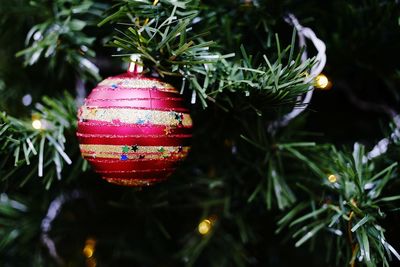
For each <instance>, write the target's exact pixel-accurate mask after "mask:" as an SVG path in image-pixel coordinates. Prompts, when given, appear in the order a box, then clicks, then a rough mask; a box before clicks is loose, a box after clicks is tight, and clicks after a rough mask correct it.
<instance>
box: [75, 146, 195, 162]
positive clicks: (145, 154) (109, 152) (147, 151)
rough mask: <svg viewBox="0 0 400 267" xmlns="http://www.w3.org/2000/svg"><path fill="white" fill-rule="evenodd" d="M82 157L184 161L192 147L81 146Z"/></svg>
mask: <svg viewBox="0 0 400 267" xmlns="http://www.w3.org/2000/svg"><path fill="white" fill-rule="evenodd" d="M80 149H81V152H82V156H84V157H86V158H107V159H121V157H123V160H128V159H129V160H132V159H134V160H136V159H139V160H141V159H144V160H149V159H157V160H158V159H176V160H180V159H184V158H185V157H186V156H187V154H188V153H189V149H190V147H188V146H185V147H181V146H136V145H134V146H115V145H87V144H81V145H80Z"/></svg>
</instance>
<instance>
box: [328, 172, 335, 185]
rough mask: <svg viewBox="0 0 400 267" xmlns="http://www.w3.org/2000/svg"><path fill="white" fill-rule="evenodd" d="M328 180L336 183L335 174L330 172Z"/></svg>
mask: <svg viewBox="0 0 400 267" xmlns="http://www.w3.org/2000/svg"><path fill="white" fill-rule="evenodd" d="M328 180H329V182H331V183H336V182H337V176H336V175H334V174H331V175H329V176H328Z"/></svg>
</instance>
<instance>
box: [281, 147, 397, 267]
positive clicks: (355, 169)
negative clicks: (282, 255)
mask: <svg viewBox="0 0 400 267" xmlns="http://www.w3.org/2000/svg"><path fill="white" fill-rule="evenodd" d="M330 158H332V159H333V161H331V162H332V163H331V164H332V165H320V166H321V172H323V171H325V172H326V171H329V173H331V174H332V175H330V176H329V180H328V179H327V177H324V176H320V178H322V180H321V183H322V184H321V185H322V188H317V190H319V192H315V193H312V192H310V194H309V195H310V197H311V201H305V202H302V203H300V204H298V205H297V206H296V207H294V208H293V209H292V210H291V211H290V212H289V213H288V214H287V215H286V216H284V217H283V218H282V219H281V220H280V221H279V222H278V224H279V225H280V228H278V231H281V230H282V229H283V227H284V226H286V225H289V227H290V228H291V229H294V230H295V231H296V232H295V233H294V234H293V238H296V239H298V241H297V243H296V246H301V245H302V244H303V243H305V242H306V241H309V240H310V239H314V238H315V237H316V236H318V235H322V234H321V233H322V232H324V233H326V234H328V236H329V237H330V238H335V235H336V236H339V237H341V236H343V235H347V240H346V239H345V238H339V239H338V240H339V243H338V245H337V246H338V247H337V250H340V249H341V248H340V247H341V246H344V247H346V246H347V249H348V251H349V254H348V255H350V258H347V259H346V261H347V263H349V264H351V265H352V266H354V262H355V261H356V260H357V259H359V260H361V261H363V262H364V263H365V264H366V265H367V266H378V265H379V264H383V266H387V267H388V266H389V263H388V259H391V255H394V256H395V257H396V258H397V259H398V260H400V255H399V254H398V252H396V250H395V249H394V248H393V247H392V246H391V245H390V244H389V243H388V242H387V241H386V238H385V236H384V228H383V227H382V226H381V225H380V223H379V222H380V220H382V219H383V218H384V217H385V213H384V212H391V211H392V210H393V207H394V204H395V202H396V201H398V200H400V195H396V196H386V195H384V193H385V189H386V188H387V187H388V186H389V184H390V183H391V182H392V180H393V179H394V178H395V177H396V176H397V175H398V173H397V171H396V172H395V170H396V168H397V163H393V164H391V165H390V166H388V167H387V168H385V169H383V170H381V171H380V172H377V173H376V171H375V166H374V165H373V164H372V163H369V162H367V163H365V161H364V158H365V151H364V147H363V146H360V145H357V144H356V145H355V149H354V152H353V155H352V156H351V155H348V154H347V153H343V152H338V151H336V150H335V149H332V151H331V154H330ZM326 163H330V162H329V161H328V162H325V164H326ZM306 187H307V186H304V188H306ZM309 189H310V188H309ZM309 189H307V191H308V190H309ZM321 192H322V193H321ZM324 196H326V197H324ZM329 233H330V234H329ZM332 233H333V235H331V234H332Z"/></svg>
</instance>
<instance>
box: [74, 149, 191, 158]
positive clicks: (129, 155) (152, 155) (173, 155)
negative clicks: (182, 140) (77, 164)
mask: <svg viewBox="0 0 400 267" xmlns="http://www.w3.org/2000/svg"><path fill="white" fill-rule="evenodd" d="M81 152H82V156H84V157H85V158H86V159H89V158H96V159H97V158H98V159H118V160H143V159H151V160H158V159H165V158H170V159H174V160H180V159H184V158H186V156H187V154H188V153H187V152H186V153H184V152H182V153H142V154H138V153H125V154H121V153H106V152H101V153H94V152H86V151H81Z"/></svg>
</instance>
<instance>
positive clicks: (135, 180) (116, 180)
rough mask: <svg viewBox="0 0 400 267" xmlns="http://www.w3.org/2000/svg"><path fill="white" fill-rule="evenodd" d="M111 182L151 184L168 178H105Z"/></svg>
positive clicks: (136, 184) (137, 184)
mask: <svg viewBox="0 0 400 267" xmlns="http://www.w3.org/2000/svg"><path fill="white" fill-rule="evenodd" d="M103 179H104V180H106V181H107V182H109V183H112V184H116V185H122V186H150V185H153V184H156V183H159V182H162V181H164V180H166V179H145V180H144V179H129V178H127V179H123V178H103Z"/></svg>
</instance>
